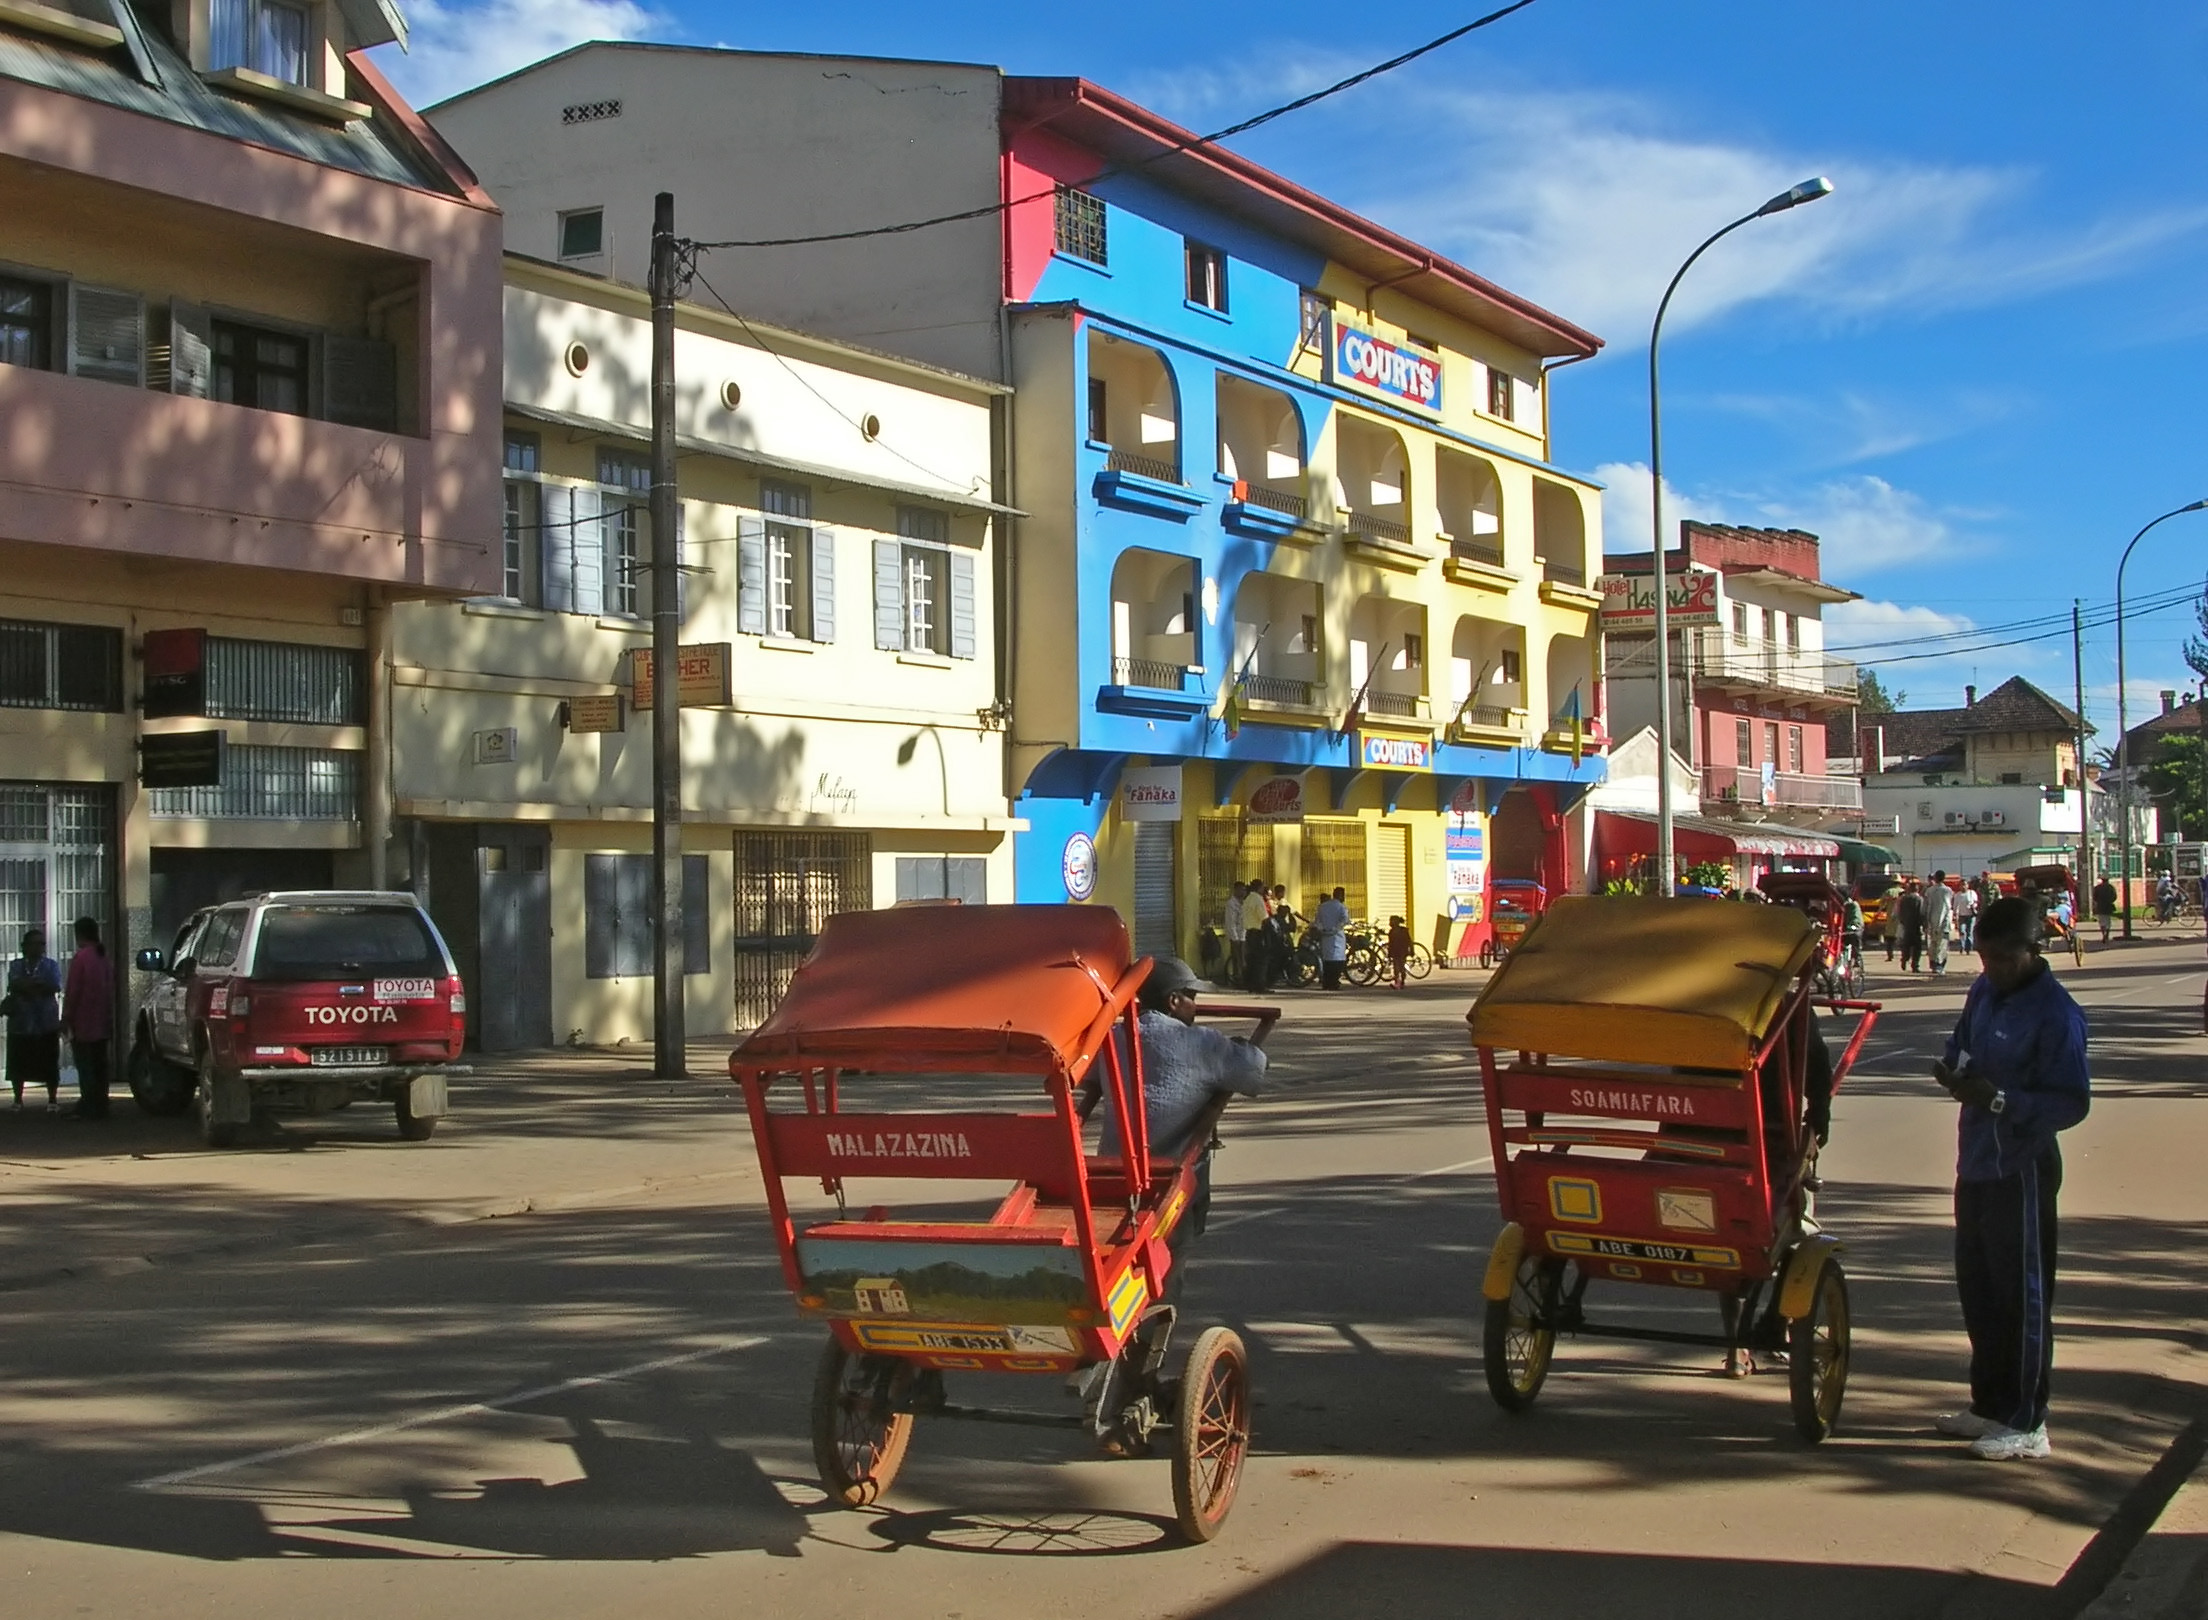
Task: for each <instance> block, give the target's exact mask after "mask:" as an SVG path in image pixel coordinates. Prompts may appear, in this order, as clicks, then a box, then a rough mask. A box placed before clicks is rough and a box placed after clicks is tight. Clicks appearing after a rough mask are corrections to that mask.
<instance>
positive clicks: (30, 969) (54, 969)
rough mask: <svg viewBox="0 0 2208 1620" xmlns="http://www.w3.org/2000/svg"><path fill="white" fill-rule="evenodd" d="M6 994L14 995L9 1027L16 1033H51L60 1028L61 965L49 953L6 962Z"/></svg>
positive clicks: (20, 957)
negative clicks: (33, 957)
mask: <svg viewBox="0 0 2208 1620" xmlns="http://www.w3.org/2000/svg"><path fill="white" fill-rule="evenodd" d="M8 994H9V995H11V996H13V997H14V998H15V1015H14V1017H13V1019H12V1020H11V1021H10V1024H9V1027H10V1029H11V1030H12V1031H13V1033H15V1034H17V1035H52V1034H54V1033H56V1032H57V1031H58V1030H59V1029H60V1028H61V999H60V998H61V964H60V963H59V962H57V961H55V960H54V959H53V958H52V957H50V956H42V957H40V958H39V959H38V960H37V961H35V962H33V961H31V960H30V959H29V958H28V957H22V956H19V957H17V958H16V959H15V960H14V961H12V962H10V963H9V964H8Z"/></svg>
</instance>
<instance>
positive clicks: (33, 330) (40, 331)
mask: <svg viewBox="0 0 2208 1620" xmlns="http://www.w3.org/2000/svg"><path fill="white" fill-rule="evenodd" d="M53 338H54V290H53V288H52V287H50V286H49V285H47V284H46V283H45V282H43V281H26V280H24V279H23V278H21V277H20V276H0V365H9V366H29V367H31V368H32V369H34V370H38V371H44V370H46V369H47V368H48V367H50V366H51V365H52V364H53V363H54V341H53Z"/></svg>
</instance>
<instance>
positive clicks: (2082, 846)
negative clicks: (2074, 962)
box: [2070, 596, 2100, 917]
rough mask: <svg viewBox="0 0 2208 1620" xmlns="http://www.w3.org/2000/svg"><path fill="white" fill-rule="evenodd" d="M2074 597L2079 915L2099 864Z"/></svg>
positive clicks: (2081, 628) (2081, 629)
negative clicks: (2095, 845) (2087, 753)
mask: <svg viewBox="0 0 2208 1620" xmlns="http://www.w3.org/2000/svg"><path fill="white" fill-rule="evenodd" d="M2082 607H2083V604H2081V603H2080V602H2079V601H2078V599H2077V598H2076V597H2074V596H2073V597H2072V598H2071V599H2070V679H2071V681H2072V682H2073V683H2074V684H2075V687H2076V692H2077V710H2078V736H2077V742H2076V744H2075V747H2076V749H2077V757H2078V897H2079V905H2078V915H2079V916H2080V917H2083V916H2084V915H2085V914H2086V912H2087V910H2088V909H2089V908H2090V905H2091V900H2090V896H2091V895H2092V893H2093V873H2094V870H2095V868H2096V867H2097V866H2098V865H2099V864H2100V863H2099V861H2098V860H2097V859H2096V858H2095V856H2096V853H2097V852H2096V851H2095V849H2094V847H2093V784H2092V783H2091V782H2090V781H2089V780H2087V778H2086V774H2085V729H2086V728H2085V621H2084V619H2083V617H2082Z"/></svg>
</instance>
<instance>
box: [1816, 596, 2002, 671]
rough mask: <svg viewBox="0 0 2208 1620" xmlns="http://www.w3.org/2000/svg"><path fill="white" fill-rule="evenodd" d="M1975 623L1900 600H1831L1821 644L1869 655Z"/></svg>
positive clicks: (1956, 631)
mask: <svg viewBox="0 0 2208 1620" xmlns="http://www.w3.org/2000/svg"><path fill="white" fill-rule="evenodd" d="M1975 626H1976V621H1975V620H1973V619H1971V618H1970V617H1968V616H1967V615H1965V614H1961V613H1942V612H1940V611H1939V610H1938V609H1937V608H1928V607H1911V606H1909V605H1908V604H1907V603H1903V602H1874V601H1870V600H1864V601H1861V602H1835V603H1834V604H1833V605H1832V606H1831V607H1828V608H1826V609H1825V645H1826V646H1828V647H1835V648H1842V647H1844V648H1848V649H1852V650H1856V651H1859V652H1860V653H1861V654H1862V655H1863V656H1864V657H1866V658H1869V657H1875V656H1876V655H1877V652H1878V650H1879V649H1883V648H1891V647H1895V645H1896V644H1897V643H1900V642H1903V641H1921V640H1923V638H1925V637H1928V636H1951V635H1955V634H1957V633H1959V632H1964V631H1968V630H1971V629H1973V628H1975ZM1917 650H1929V649H1928V648H1920V649H1917Z"/></svg>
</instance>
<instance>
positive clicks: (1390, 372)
mask: <svg viewBox="0 0 2208 1620" xmlns="http://www.w3.org/2000/svg"><path fill="white" fill-rule="evenodd" d="M1326 361H1327V364H1326V372H1327V381H1329V382H1332V383H1339V384H1341V385H1343V386H1344V387H1348V388H1357V389H1362V390H1363V391H1364V392H1366V393H1368V394H1378V395H1380V396H1381V397H1383V398H1385V399H1390V400H1393V401H1395V403H1397V404H1399V405H1408V406H1410V407H1411V408H1412V409H1413V410H1418V411H1427V412H1431V413H1432V414H1434V415H1436V416H1438V415H1440V414H1441V356H1440V355H1438V354H1428V353H1427V352H1425V351H1424V350H1422V349H1414V348H1409V347H1406V346H1404V345H1402V344H1398V343H1390V342H1389V341H1388V340H1387V339H1386V338H1384V337H1379V336H1376V335H1375V334H1373V333H1371V332H1368V331H1366V330H1365V329H1364V328H1363V327H1361V326H1353V325H1351V324H1350V323H1349V322H1347V321H1345V320H1343V319H1341V318H1340V317H1339V316H1336V317H1335V319H1334V323H1333V334H1332V341H1331V342H1330V343H1329V344H1328V345H1327V351H1326Z"/></svg>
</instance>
